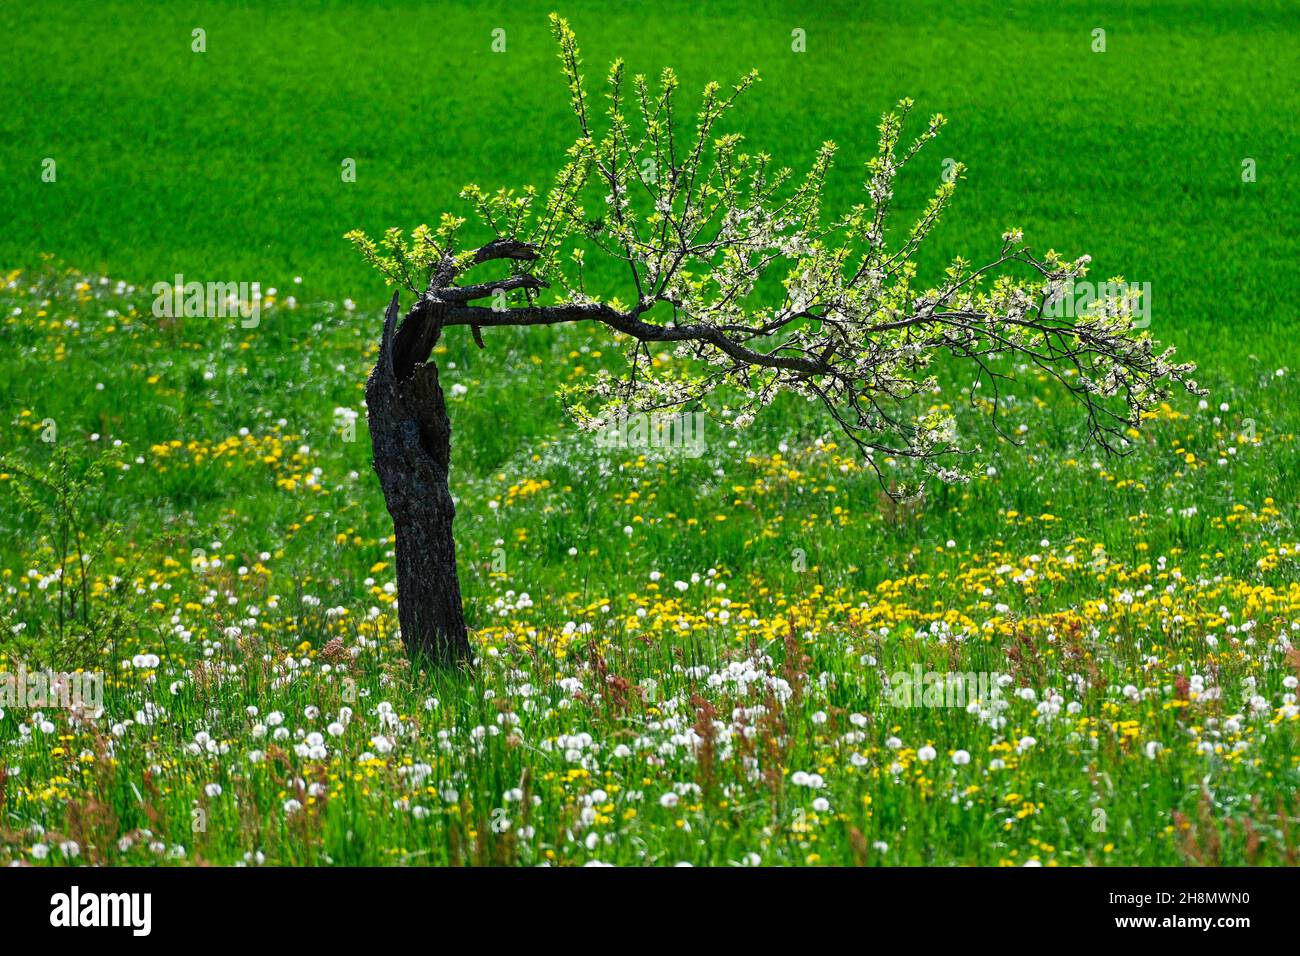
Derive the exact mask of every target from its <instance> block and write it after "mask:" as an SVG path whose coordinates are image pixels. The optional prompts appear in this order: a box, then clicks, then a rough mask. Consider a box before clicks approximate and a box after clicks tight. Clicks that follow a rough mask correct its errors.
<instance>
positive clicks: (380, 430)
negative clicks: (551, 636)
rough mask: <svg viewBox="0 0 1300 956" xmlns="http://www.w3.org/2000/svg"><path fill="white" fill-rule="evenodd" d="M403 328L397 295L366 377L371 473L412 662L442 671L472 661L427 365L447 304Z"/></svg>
mask: <svg viewBox="0 0 1300 956" xmlns="http://www.w3.org/2000/svg"><path fill="white" fill-rule="evenodd" d="M420 305H421V306H422V307H417V308H413V309H412V310H411V311H410V312H409V313H408V314H407V316H406V318H405V319H404V320H403V321H402V322H401V324H400V325H399V324H398V323H397V314H398V297H397V295H394V296H393V301H392V302H391V303H390V304H389V306H388V311H387V312H386V313H385V315H384V332H383V338H382V340H381V343H380V348H379V358H378V360H377V361H376V362H375V367H374V369H373V370H372V371H371V373H370V378H369V379H367V381H366V410H367V417H368V419H369V422H370V440H371V445H372V448H373V450H374V467H375V472H376V474H378V475H379V484H380V486H381V487H382V488H383V491H384V502H385V504H386V505H387V506H388V513H389V514H390V515H391V516H392V519H393V531H394V534H395V535H396V554H397V602H398V603H397V612H398V620H399V622H400V624H401V628H402V641H403V643H404V644H405V645H406V649H407V653H408V654H410V655H411V657H412V658H413V659H416V660H424V661H427V662H429V663H432V664H434V665H435V666H439V667H450V666H456V665H461V664H466V663H468V662H469V661H470V660H471V659H472V657H473V652H472V650H471V649H470V644H469V634H468V631H467V629H466V627H465V614H464V608H463V606H462V604H461V596H460V580H459V578H458V576H457V573H456V543H455V540H454V539H453V538H452V520H453V519H454V517H455V515H456V506H455V504H454V503H453V501H452V498H451V487H450V484H449V482H448V474H449V472H448V469H449V464H450V459H451V422H450V421H449V419H448V418H447V406H446V402H445V401H444V399H443V394H442V387H441V386H440V385H439V384H438V367H437V365H435V364H434V363H432V362H430V361H429V357H430V355H431V354H432V352H433V346H434V345H435V344H436V343H437V341H438V337H439V336H440V335H441V333H442V323H443V320H444V319H445V316H446V309H447V304H446V303H443V302H440V301H436V300H434V301H429V300H427V299H426V300H425V301H424V302H423V303H421V304H420Z"/></svg>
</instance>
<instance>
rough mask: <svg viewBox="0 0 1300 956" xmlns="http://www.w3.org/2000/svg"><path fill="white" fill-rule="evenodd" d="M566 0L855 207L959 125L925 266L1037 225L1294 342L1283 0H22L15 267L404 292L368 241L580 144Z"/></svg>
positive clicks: (1056, 238) (0, 211) (14, 156)
mask: <svg viewBox="0 0 1300 956" xmlns="http://www.w3.org/2000/svg"><path fill="white" fill-rule="evenodd" d="M551 9H558V10H559V12H560V13H562V14H563V15H565V16H567V17H569V18H570V19H571V21H572V22H573V25H574V28H575V29H576V31H577V34H578V37H579V41H580V43H581V44H582V47H583V51H584V56H585V59H586V65H587V74H588V80H589V85H591V86H592V87H593V88H595V89H598V88H599V87H600V82H601V79H602V78H603V73H604V69H605V66H606V65H607V64H608V62H609V61H610V60H611V59H612V58H614V57H615V56H622V57H624V58H625V59H626V60H627V61H628V68H629V73H636V72H644V73H646V74H647V75H649V76H655V75H657V73H658V71H659V69H660V68H661V67H662V66H664V65H672V66H674V67H675V68H676V69H677V71H678V73H679V75H680V76H681V78H682V81H683V82H682V92H683V98H682V104H683V106H686V105H689V104H690V102H691V100H692V99H693V97H694V95H695V93H696V92H697V91H698V89H699V88H701V87H702V86H703V84H704V83H705V82H706V81H708V80H710V79H714V78H716V79H719V80H723V81H729V80H732V79H734V78H736V77H738V76H739V75H740V74H742V73H743V72H744V71H746V70H748V69H750V68H751V67H757V68H758V69H759V71H760V72H761V74H762V77H763V82H762V83H761V84H760V85H759V86H758V87H757V88H756V89H755V91H754V92H752V93H751V94H750V95H749V97H748V98H747V102H746V103H744V104H743V106H742V107H741V108H740V109H739V110H737V111H736V112H735V113H734V114H733V115H732V119H731V124H732V126H733V128H738V129H741V130H743V131H744V132H745V133H746V134H747V136H748V137H749V139H748V143H749V145H750V147H751V148H755V149H765V150H767V151H769V152H771V153H773V154H774V156H775V157H776V159H777V160H778V161H779V162H782V163H788V164H790V165H793V166H795V167H796V168H799V167H800V166H802V165H804V164H805V163H806V162H807V161H808V159H809V158H810V157H811V155H812V153H813V151H814V149H815V148H816V146H817V145H818V144H819V143H820V142H821V141H822V140H825V139H833V140H835V141H836V142H837V143H838V144H839V145H840V146H841V153H840V157H839V161H838V168H837V171H836V174H835V176H834V178H833V179H832V182H831V187H830V193H831V199H832V204H831V207H832V208H836V207H838V206H840V205H846V204H848V203H851V202H856V201H858V200H859V198H860V197H861V192H860V186H861V179H862V167H861V165H860V163H861V162H862V161H864V160H865V159H866V158H867V157H868V156H869V155H870V154H871V152H872V150H873V148H874V137H875V135H876V131H875V124H876V122H877V120H878V117H879V115H880V113H881V112H882V111H883V110H885V109H886V108H888V107H889V106H890V105H891V104H892V103H893V102H895V101H896V100H897V99H899V98H900V97H902V96H911V97H913V98H914V99H915V100H916V101H917V104H918V106H917V108H918V112H921V113H924V114H927V115H928V114H929V113H930V112H944V113H945V114H946V115H948V117H949V118H950V126H949V128H948V130H947V131H946V132H945V134H944V136H943V137H942V138H941V140H940V141H939V143H938V144H936V145H935V146H934V147H932V148H931V150H930V151H928V155H927V156H926V157H925V159H924V161H923V163H922V164H921V166H919V167H918V170H919V172H918V171H913V172H912V173H911V174H910V175H909V176H907V177H905V180H904V182H903V183H902V184H901V187H900V190H901V193H900V200H901V202H900V205H902V204H903V203H906V202H908V201H914V200H919V199H920V198H921V197H922V196H923V195H924V194H925V193H927V192H928V191H929V190H931V189H932V188H933V186H934V183H935V181H936V180H937V178H938V176H939V174H940V172H941V169H942V165H941V164H942V160H943V159H945V158H948V157H951V158H954V159H958V160H960V161H962V162H964V163H966V164H967V166H968V167H969V170H970V171H969V174H968V182H967V183H966V184H965V187H964V189H963V190H962V191H961V193H960V194H959V198H958V201H957V203H956V205H955V208H954V210H953V212H952V214H951V215H950V216H949V217H948V219H947V221H946V222H945V223H944V224H943V226H942V227H941V229H940V230H939V231H938V233H937V234H936V236H935V237H934V238H933V239H932V241H931V243H930V245H929V248H928V249H927V250H926V252H925V256H924V257H923V259H922V264H923V265H929V266H939V265H941V264H943V263H944V262H946V261H947V259H948V258H950V257H951V256H953V255H955V254H957V253H958V252H961V253H963V254H967V255H971V256H973V257H975V258H979V257H980V256H981V255H983V254H985V253H987V252H990V251H992V250H993V249H994V247H995V244H996V243H997V241H998V235H999V234H1000V232H1001V230H1002V229H1003V228H1005V227H1006V226H1008V225H1011V224H1014V225H1019V226H1021V227H1023V228H1024V229H1025V232H1026V237H1027V239H1028V241H1029V242H1030V243H1031V244H1033V245H1035V246H1036V247H1037V248H1039V249H1045V248H1048V247H1054V248H1057V249H1059V250H1061V251H1062V252H1064V253H1069V254H1071V255H1074V254H1079V253H1081V252H1088V253H1090V254H1091V255H1093V256H1094V261H1095V273H1094V275H1095V276H1096V277H1098V278H1104V277H1108V276H1110V275H1114V274H1118V273H1121V272H1122V273H1123V274H1124V275H1125V277H1126V278H1128V279H1130V280H1133V281H1139V282H1150V283H1151V284H1152V290H1153V295H1152V304H1153V309H1154V315H1155V317H1156V318H1155V325H1154V329H1155V331H1156V333H1157V336H1158V337H1159V338H1161V339H1162V340H1166V341H1172V342H1174V343H1175V344H1179V345H1185V344H1187V343H1190V342H1191V341H1193V340H1198V341H1202V342H1203V341H1204V340H1205V338H1207V337H1208V338H1210V339H1212V340H1215V341H1216V342H1222V343H1225V344H1226V343H1239V342H1240V340H1241V338H1242V336H1247V337H1248V338H1249V339H1250V341H1252V342H1254V343H1257V344H1258V347H1260V348H1265V347H1268V348H1275V347H1278V346H1282V347H1288V348H1289V347H1290V343H1289V336H1288V334H1287V332H1288V330H1289V329H1290V327H1291V325H1290V322H1291V316H1290V314H1289V313H1288V311H1287V309H1288V308H1289V306H1290V300H1291V298H1292V294H1291V293H1292V291H1293V289H1294V285H1295V281H1294V278H1293V274H1294V262H1295V252H1296V244H1295V238H1294V234H1295V229H1294V219H1295V213H1296V209H1297V201H1296V190H1295V186H1296V172H1295V163H1296V159H1297V156H1296V148H1295V146H1296V136H1295V117H1296V115H1297V112H1298V109H1297V107H1300V95H1298V94H1297V89H1298V88H1300V84H1298V83H1297V80H1298V79H1300V69H1298V68H1297V44H1296V40H1297V35H1298V34H1297V29H1296V26H1297V19H1298V17H1300V15H1298V14H1297V8H1296V6H1295V4H1294V3H1285V2H1282V3H1272V2H1259V3H1249V4H1246V3H1232V2H1219V3H1205V4H1192V3H1138V4H1131V3H1102V4H1097V3H1078V2H1063V3H1056V2H1052V3H1014V4H1007V3H1002V2H996V3H985V2H957V3H954V2H950V0H949V2H942V3H931V2H909V3H905V4H881V3H824V4H820V3H819V4H814V5H807V6H800V5H795V4H779V3H755V2H745V3H737V2H714V3H678V2H661V3H655V4H638V3H619V4H597V3H590V2H572V0H570V2H566V3H563V4H557V3H556V2H555V0H548V2H547V3H544V4H536V3H533V2H531V0H528V2H516V3H508V4H506V3H438V4H418V3H352V4H317V3H276V4H270V5H261V4H236V3H207V4H151V3H112V2H103V3H98V2H97V3H51V4H19V3H12V2H10V3H6V4H4V5H3V12H0V31H2V32H3V35H4V37H5V39H4V46H5V47H6V52H5V54H4V66H3V69H2V71H0V94H2V95H3V97H4V102H5V103H6V104H7V106H6V109H5V110H4V111H3V114H2V115H0V217H2V218H3V219H4V220H6V227H5V229H4V230H3V232H2V233H0V266H7V267H26V266H31V265H34V264H35V263H36V262H37V261H38V257H39V255H40V254H41V253H43V252H47V253H53V254H54V255H55V256H57V257H58V258H59V259H60V260H61V261H63V262H66V263H67V264H69V265H72V266H75V267H77V268H80V269H85V270H99V271H102V272H105V273H107V274H109V275H111V276H113V277H114V278H122V279H126V280H127V281H131V282H135V283H139V284H145V283H149V284H151V283H153V282H156V281H159V280H160V279H164V278H170V277H171V276H172V275H174V274H175V273H178V272H179V273H183V274H185V275H186V276H187V278H196V279H199V280H200V281H206V280H216V281H260V282H262V285H263V287H264V288H265V287H267V286H274V285H279V286H281V287H283V286H284V284H285V283H286V282H288V281H289V280H290V279H291V277H292V276H302V277H303V284H302V288H301V291H300V294H299V297H300V299H303V300H312V299H329V298H335V299H337V298H342V297H344V296H350V297H352V298H354V299H356V300H357V301H358V302H359V303H360V304H368V303H369V302H371V301H378V300H379V298H380V296H381V295H382V289H381V288H380V286H379V284H378V281H377V280H376V279H375V277H374V276H372V275H371V274H370V273H369V271H368V270H367V269H365V268H364V267H363V266H362V264H361V263H360V262H359V261H358V260H357V259H356V257H355V255H354V253H353V252H352V250H351V249H350V248H349V247H348V245H347V244H346V243H345V242H344V241H343V240H342V239H341V236H342V234H343V233H344V232H345V231H347V230H348V229H351V228H355V227H362V228H365V229H367V230H369V231H371V232H376V231H378V230H381V229H382V228H384V227H385V226H388V225H393V224H400V225H403V226H406V227H410V226H414V225H416V224H418V223H420V222H424V221H433V220H436V218H437V217H438V215H440V213H441V212H443V211H444V210H452V211H460V202H459V200H458V199H457V198H456V194H457V192H458V190H459V189H460V187H461V186H462V185H464V184H465V183H466V182H470V181H474V182H478V183H480V184H481V185H484V186H496V185H501V184H504V185H521V184H524V183H528V182H536V183H539V184H543V185H544V184H546V183H548V182H549V180H550V177H551V176H552V175H553V172H554V169H555V168H556V166H557V164H558V161H559V159H560V157H561V150H562V149H563V148H564V147H565V146H566V145H567V144H568V143H569V142H571V141H572V139H573V135H574V129H573V126H572V123H571V117H570V116H569V115H568V114H567V112H566V110H567V103H566V97H565V95H564V91H563V85H562V81H561V78H560V75H559V70H558V63H557V61H556V59H555V50H554V46H553V42H552V40H551V38H550V36H549V33H548V30H547V26H546V21H545V16H546V13H547V12H548V11H549V10H551ZM195 27H201V28H203V29H204V30H206V32H207V52H206V53H202V54H198V53H194V52H192V51H191V48H190V46H191V30H192V29H194V28H195ZM498 28H500V29H504V30H505V31H506V41H507V42H506V51H505V52H504V53H499V54H496V53H493V52H492V51H491V43H492V31H493V30H495V29H498ZM796 28H798V29H803V30H805V31H806V35H807V52H805V53H802V54H796V53H794V52H792V50H791V31H792V30H794V29H796ZM1096 28H1102V29H1105V31H1106V51H1105V52H1104V53H1094V52H1093V51H1092V31H1093V30H1094V29H1096ZM45 157H52V158H54V159H55V160H56V161H57V164H58V180H57V182H56V183H43V182H42V181H41V177H40V171H41V161H42V160H43V159H44V158H45ZM345 157H350V158H353V159H355V160H356V162H357V179H356V182H355V183H344V182H343V181H342V177H341V176H340V163H341V162H342V160H343V159H344V158H345ZM1245 158H1251V159H1254V160H1255V161H1256V164H1257V172H1258V180H1257V181H1256V182H1254V183H1243V181H1242V177H1241V164H1242V161H1243V159H1245ZM927 173H928V174H930V175H927Z"/></svg>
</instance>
